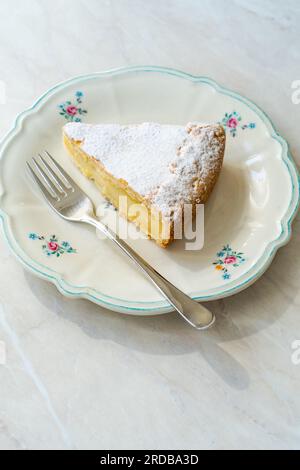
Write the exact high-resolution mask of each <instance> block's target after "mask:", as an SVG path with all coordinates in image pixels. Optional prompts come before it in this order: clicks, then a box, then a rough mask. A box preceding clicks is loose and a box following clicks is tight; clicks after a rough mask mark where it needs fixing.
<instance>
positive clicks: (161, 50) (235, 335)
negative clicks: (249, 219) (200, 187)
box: [0, 0, 300, 449]
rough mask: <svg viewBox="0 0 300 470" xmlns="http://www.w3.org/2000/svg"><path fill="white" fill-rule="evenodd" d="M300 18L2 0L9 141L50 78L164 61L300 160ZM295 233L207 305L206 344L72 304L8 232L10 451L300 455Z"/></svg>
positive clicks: (292, 11) (242, 1)
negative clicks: (239, 102) (30, 268)
mask: <svg viewBox="0 0 300 470" xmlns="http://www.w3.org/2000/svg"><path fill="white" fill-rule="evenodd" d="M12 13H13V14H12ZM299 23H300V6H299V2H298V1H297V0H286V1H285V2H282V1H280V0H275V1H274V0H252V1H251V2H249V1H246V0H233V1H231V2H226V1H223V0H213V1H211V0H198V1H196V0H181V1H180V0H173V1H171V0H166V1H164V2H161V1H160V0H151V1H142V0H122V1H118V0H111V1H105V0H101V1H98V0H85V1H83V0H76V1H74V0H52V1H51V2H50V1H48V0H36V1H34V0H27V1H26V2H24V1H23V0H2V1H1V2H0V57H1V68H0V83H1V89H0V92H1V93H0V95H1V96H0V135H1V136H3V135H4V133H5V132H6V131H7V130H8V129H9V128H10V126H11V124H12V122H13V119H14V117H15V115H16V114H17V113H19V112H20V111H22V110H23V109H24V108H25V107H27V106H29V105H30V104H31V103H32V102H33V100H34V99H36V98H37V97H38V96H39V95H40V94H41V93H43V92H44V91H45V90H46V89H47V88H48V87H50V86H52V85H53V84H54V83H56V82H59V81H61V80H64V79H66V78H69V77H70V76H73V75H77V74H81V73H87V72H93V71H97V70H104V69H108V68H112V67H117V66H122V65H139V64H156V65H164V66H170V67H175V68H179V69H182V70H185V71H188V72H191V73H194V74H199V75H207V76H210V77H212V78H214V79H215V80H217V81H218V82H220V83H223V84H224V85H226V86H227V87H229V88H232V89H234V90H236V91H238V92H240V93H241V94H243V95H246V96H248V97H249V98H251V99H252V100H254V101H255V102H256V103H257V104H258V105H260V106H261V107H262V108H263V109H264V110H265V111H266V112H267V113H268V114H269V115H270V116H271V117H272V119H273V121H274V123H275V125H276V126H277V128H278V129H279V131H280V133H281V134H282V135H284V136H285V137H286V138H287V140H288V141H289V143H290V145H291V150H292V153H293V154H294V157H295V159H296V161H297V162H298V163H300V156H299V153H300V143H299V122H300V104H299V105H296V104H293V102H292V99H291V96H292V88H291V85H292V82H293V81H294V80H297V79H298V80H299V79H300V72H299V61H300V35H299ZM4 92H5V93H4ZM293 229H294V230H293V237H292V240H291V242H290V243H289V244H288V245H287V246H286V247H284V248H282V249H281V250H280V251H279V252H278V254H277V256H276V258H275V260H274V262H273V264H272V266H271V267H270V269H269V270H268V271H267V272H266V273H265V275H264V276H263V277H262V278H261V279H260V280H259V281H258V282H256V283H255V284H254V285H253V286H252V287H250V288H248V289H247V290H246V291H244V292H242V293H240V294H238V295H236V296H234V297H231V298H228V299H226V300H220V301H217V302H213V303H211V304H210V307H211V308H212V309H213V310H214V312H215V313H216V315H217V324H216V326H215V328H214V329H212V330H210V331H208V332H206V333H199V332H197V331H194V330H193V329H191V328H190V327H188V326H186V325H185V324H184V323H183V322H182V321H181V320H180V319H179V318H178V317H177V316H176V315H175V314H168V315H165V316H162V317H157V318H136V317H127V316H122V315H119V314H115V313H113V312H109V311H106V310H104V309H102V308H100V307H97V306H96V305H93V304H91V303H88V302H87V301H83V300H75V301H74V300H73V301H71V300H68V299H66V298H63V297H62V296H61V295H60V294H59V293H58V292H57V291H56V289H55V287H54V286H52V285H50V284H47V283H46V282H44V281H41V280H39V279H37V278H35V277H33V276H32V275H31V274H28V273H27V272H25V271H24V270H23V268H22V267H21V265H20V264H18V263H17V261H16V260H15V259H14V257H13V256H12V254H11V253H10V252H9V251H8V248H7V247H6V245H5V243H4V240H3V237H1V238H0V277H1V282H0V362H1V361H2V363H4V364H2V365H0V381H1V387H0V400H1V406H0V448H2V449H54V448H57V449H68V448H75V449H79V448H84V449H90V448H98V449H105V448H106V449H107V448H108V449H109V448H110V449H113V448H121V449H132V448H141V449H147V448H152V449H162V448H164V449H176V448H177V449H184V448H185V449H197V448H205V449H214V448H234V449H239V448H259V449H260V448H270V449H275V448H284V449H287V448H289V449H296V448H298V449H299V448H300V397H299V387H300V363H299V364H298V362H300V361H299V360H298V359H299V356H300V355H297V351H294V350H293V346H294V347H297V344H299V343H296V341H297V340H299V339H300V293H299V281H300V263H299V241H300V223H299V217H298V218H297V219H296V221H295V223H294V226H293ZM293 352H294V356H293ZM4 356H6V357H4Z"/></svg>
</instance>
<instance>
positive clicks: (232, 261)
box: [213, 245, 245, 280]
mask: <svg viewBox="0 0 300 470" xmlns="http://www.w3.org/2000/svg"><path fill="white" fill-rule="evenodd" d="M217 257H218V259H216V261H214V262H213V265H214V266H215V269H216V270H217V271H220V272H221V273H222V277H223V279H224V280H227V279H230V278H231V272H232V271H233V270H234V269H235V268H238V267H239V266H240V265H241V264H242V263H244V261H245V257H244V253H242V252H241V251H234V250H233V249H232V248H231V247H230V246H229V245H224V246H223V248H222V250H221V251H219V252H218V253H217Z"/></svg>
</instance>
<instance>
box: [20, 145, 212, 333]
mask: <svg viewBox="0 0 300 470" xmlns="http://www.w3.org/2000/svg"><path fill="white" fill-rule="evenodd" d="M26 163H27V166H28V168H29V171H30V173H31V175H32V177H33V179H34V180H35V182H36V184H37V185H38V187H39V188H40V190H41V191H42V193H43V195H44V197H45V199H46V201H47V202H48V204H49V205H50V207H52V209H54V210H55V212H56V213H57V214H59V215H60V216H61V217H63V218H64V219H66V220H69V221H72V222H84V223H87V224H90V225H93V226H94V227H96V228H97V229H98V230H100V231H101V232H103V233H104V234H105V235H106V236H107V237H108V238H109V239H110V240H112V241H113V242H114V243H115V244H116V245H117V246H118V247H119V248H121V250H122V251H123V253H125V254H126V255H127V256H128V257H129V258H130V259H131V260H133V261H134V262H135V263H136V265H137V266H138V267H139V268H140V269H141V270H142V271H143V273H144V274H145V275H146V277H148V279H150V280H151V281H152V283H153V284H154V285H155V287H156V288H157V289H158V290H159V292H160V293H161V294H162V295H163V296H164V297H165V298H166V299H167V300H168V302H169V303H170V304H171V306H172V307H173V308H174V309H175V310H176V311H177V312H178V313H179V314H180V315H181V316H182V317H183V318H184V319H185V320H186V321H187V322H188V323H189V324H190V325H192V326H193V327H195V328H197V329H198V330H204V329H206V328H208V327H210V326H211V325H212V324H213V323H214V321H215V317H214V315H213V314H212V313H211V312H210V311H209V310H208V309H207V308H205V307H204V306H203V305H200V304H198V303H197V302H196V301H195V300H193V299H191V298H190V297H189V296H188V295H186V294H184V293H183V292H182V291H181V290H179V289H178V288H177V287H175V286H174V285H173V284H171V282H169V281H168V280H167V279H165V278H164V277H163V276H162V275H161V274H159V273H158V272H157V271H156V270H155V269H154V268H153V267H152V266H150V264H149V263H147V262H146V261H145V260H144V259H143V258H142V257H141V256H140V255H138V254H137V253H136V252H135V251H134V250H133V249H132V248H131V247H130V246H129V245H127V243H125V241H124V240H122V239H121V238H120V237H118V235H116V234H115V233H113V232H112V231H111V230H110V229H109V228H108V227H107V226H106V225H105V224H104V223H102V222H101V221H100V220H98V219H97V218H96V217H95V213H94V206H93V203H92V201H91V200H90V198H89V197H88V196H87V195H86V194H85V193H84V192H83V191H82V189H80V188H79V186H78V185H77V184H76V183H75V181H74V180H73V179H72V178H71V177H70V176H69V175H68V174H67V173H66V171H65V170H64V169H63V168H62V167H61V165H59V164H58V163H57V161H55V160H54V158H53V157H52V156H51V155H50V154H49V152H47V151H46V152H45V156H44V157H43V156H42V155H40V154H39V155H38V157H37V158H33V159H32V161H31V163H29V162H26Z"/></svg>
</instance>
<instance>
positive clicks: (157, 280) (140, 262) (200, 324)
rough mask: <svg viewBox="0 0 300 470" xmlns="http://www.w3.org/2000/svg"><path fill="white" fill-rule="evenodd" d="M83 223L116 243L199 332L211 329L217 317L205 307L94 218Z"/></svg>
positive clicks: (85, 218)
mask: <svg viewBox="0 0 300 470" xmlns="http://www.w3.org/2000/svg"><path fill="white" fill-rule="evenodd" d="M81 221H82V222H85V223H88V224H90V225H93V226H94V227H96V228H97V229H99V230H100V231H101V232H102V233H104V234H105V235H106V236H107V237H108V238H109V239H110V240H112V241H113V242H115V244H116V245H118V247H119V248H121V250H122V251H123V252H124V253H126V255H127V256H129V258H130V259H131V260H133V261H134V262H135V263H136V265H137V266H138V267H139V268H140V269H141V270H142V271H143V273H144V274H145V275H146V276H147V277H148V279H150V280H151V281H152V283H153V284H154V285H155V287H156V288H157V289H158V290H159V291H160V293H161V294H162V295H163V296H164V297H165V298H166V299H167V300H168V302H169V303H170V304H171V306H172V307H173V308H174V309H175V310H176V311H177V312H178V313H179V314H180V315H181V316H182V317H183V318H184V319H185V320H186V321H187V322H188V323H189V324H190V325H192V326H193V327H195V328H197V329H198V330H205V329H207V328H209V327H210V326H211V325H212V324H213V323H214V321H215V316H214V315H213V313H212V312H210V311H209V310H208V309H207V308H205V307H204V306H203V305H201V304H199V303H197V302H196V301H195V300H193V299H191V298H190V297H189V296H188V295H186V294H184V292H182V291H181V290H180V289H178V288H177V287H175V286H174V285H173V284H172V283H171V282H169V281H168V280H167V279H165V278H164V277H163V276H162V275H161V274H159V273H158V272H157V271H156V270H155V269H154V268H153V267H152V266H150V264H149V263H147V261H145V260H144V259H143V258H142V257H141V256H140V255H138V254H137V253H136V252H135V251H134V250H133V249H132V248H131V247H130V246H129V245H128V244H127V243H126V242H125V241H124V240H122V239H121V238H120V237H119V236H118V235H116V234H115V233H113V232H112V231H111V230H110V229H109V228H108V227H107V226H106V225H104V224H103V223H102V222H100V221H99V220H98V219H96V217H94V216H85V217H84V218H83V219H81Z"/></svg>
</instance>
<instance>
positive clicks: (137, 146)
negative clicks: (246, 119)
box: [63, 122, 225, 247]
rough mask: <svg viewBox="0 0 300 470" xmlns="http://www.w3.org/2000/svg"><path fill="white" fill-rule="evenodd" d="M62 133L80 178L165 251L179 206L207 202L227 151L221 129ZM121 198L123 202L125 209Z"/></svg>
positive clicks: (112, 128)
mask: <svg viewBox="0 0 300 470" xmlns="http://www.w3.org/2000/svg"><path fill="white" fill-rule="evenodd" d="M63 132H64V143H65V145H66V147H67V149H68V151H69V152H70V154H71V156H72V157H73V159H74V160H75V163H76V164H77V166H78V167H79V169H80V170H81V172H82V173H83V174H84V175H85V176H87V177H88V178H90V179H92V180H94V181H95V183H96V184H97V186H98V187H99V189H100V190H101V192H102V194H103V195H104V196H105V197H106V198H107V199H108V200H109V201H110V202H111V203H112V204H113V205H114V206H115V207H117V208H118V209H119V211H120V214H121V215H123V216H125V217H126V218H127V219H128V220H130V221H132V222H134V223H135V224H136V225H137V226H139V227H140V229H141V230H142V231H143V232H144V233H146V234H147V235H148V236H149V237H151V238H152V239H154V240H155V241H156V242H157V243H158V244H159V245H161V246H163V247H165V246H167V245H168V244H169V243H170V242H171V241H172V240H173V239H174V223H175V222H176V220H178V219H179V218H182V210H183V205H184V204H192V205H193V208H195V206H196V204H202V203H205V202H206V201H207V198H208V197H209V195H210V193H211V191H212V189H213V187H214V185H215V183H216V181H217V178H218V175H219V173H220V170H221V167H222V162H223V156H224V149H225V132H224V129H223V128H222V127H221V126H219V125H215V124H212V125H210V124H200V123H190V124H187V125H186V126H185V127H184V126H174V125H161V124H156V123H143V124H137V125H118V124H99V125H93V124H83V123H77V122H71V123H68V124H66V125H65V126H64V129H63ZM120 196H126V200H127V204H126V205H125V206H124V204H122V205H120V200H124V197H123V198H120ZM121 206H122V207H121ZM123 206H124V207H123Z"/></svg>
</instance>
